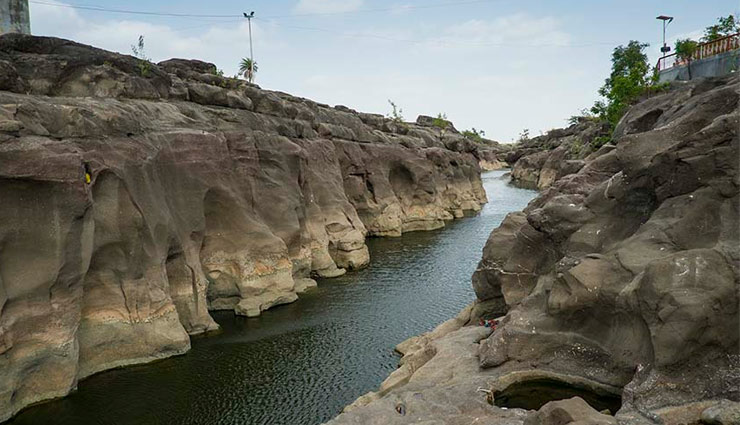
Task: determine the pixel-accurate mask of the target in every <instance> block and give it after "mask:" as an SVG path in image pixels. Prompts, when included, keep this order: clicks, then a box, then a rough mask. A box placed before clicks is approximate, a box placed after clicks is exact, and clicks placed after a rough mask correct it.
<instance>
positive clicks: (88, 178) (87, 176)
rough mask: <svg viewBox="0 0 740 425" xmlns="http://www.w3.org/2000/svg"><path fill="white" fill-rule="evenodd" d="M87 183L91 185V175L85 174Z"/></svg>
mask: <svg viewBox="0 0 740 425" xmlns="http://www.w3.org/2000/svg"><path fill="white" fill-rule="evenodd" d="M85 183H87V184H90V173H85Z"/></svg>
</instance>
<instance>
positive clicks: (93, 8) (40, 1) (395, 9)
mask: <svg viewBox="0 0 740 425" xmlns="http://www.w3.org/2000/svg"><path fill="white" fill-rule="evenodd" d="M493 1H498V0H468V1H459V2H456V3H436V4H428V5H422V6H398V7H388V8H380V9H358V10H349V11H344V12H318V13H298V14H290V15H271V16H266V17H265V18H267V19H282V18H293V17H296V18H298V17H306V16H332V15H347V14H359V13H378V12H399V11H405V10H415V9H432V8H438V7H450V6H460V5H468V4H476V3H491V2H493ZM29 3H34V4H41V5H45V6H52V7H64V8H69V9H80V10H88V11H93V12H107V13H122V14H130V15H147V16H161V17H173V18H219V19H222V18H238V17H241V15H238V14H234V15H207V14H196V13H164V12H148V11H142V10H128V9H110V8H107V7H103V6H95V5H82V4H64V3H52V2H49V1H43V0H29Z"/></svg>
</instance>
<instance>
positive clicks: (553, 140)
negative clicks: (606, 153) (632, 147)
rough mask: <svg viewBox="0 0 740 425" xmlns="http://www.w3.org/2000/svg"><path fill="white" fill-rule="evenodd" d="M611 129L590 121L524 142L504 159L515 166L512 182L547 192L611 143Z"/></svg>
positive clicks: (581, 120) (512, 172) (512, 149)
mask: <svg viewBox="0 0 740 425" xmlns="http://www.w3.org/2000/svg"><path fill="white" fill-rule="evenodd" d="M608 130H609V126H608V125H606V124H604V123H600V122H597V121H593V120H590V119H587V118H582V119H580V120H579V121H578V122H577V123H575V124H573V125H571V126H570V127H568V128H559V129H555V130H551V131H549V132H548V133H547V134H544V135H542V136H537V137H533V138H531V139H526V140H521V141H519V142H517V143H516V144H515V145H514V146H512V147H511V148H510V150H509V151H508V152H506V154H505V159H506V161H507V162H508V163H509V164H512V167H513V169H512V171H511V179H512V181H513V182H514V183H515V184H517V185H521V186H524V187H531V188H534V189H540V190H542V189H546V188H548V187H550V185H552V184H553V183H554V182H555V181H556V180H558V179H559V178H561V177H564V176H566V175H568V174H573V173H577V172H578V170H580V169H581V168H583V166H584V165H585V164H586V162H587V161H589V160H590V159H592V158H593V156H594V155H595V152H596V151H598V148H599V147H601V145H603V144H604V143H605V142H606V141H607V140H608V139H609V131H608Z"/></svg>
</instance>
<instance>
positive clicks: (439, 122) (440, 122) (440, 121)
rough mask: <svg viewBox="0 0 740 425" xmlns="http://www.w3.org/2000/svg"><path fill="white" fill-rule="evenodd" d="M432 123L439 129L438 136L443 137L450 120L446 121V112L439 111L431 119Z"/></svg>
mask: <svg viewBox="0 0 740 425" xmlns="http://www.w3.org/2000/svg"><path fill="white" fill-rule="evenodd" d="M432 125H433V126H435V127H437V128H438V129H439V130H440V137H444V135H445V133H447V127H449V126H450V122H449V121H447V114H445V113H443V112H440V113H438V114H437V117H436V118H434V120H433V121H432Z"/></svg>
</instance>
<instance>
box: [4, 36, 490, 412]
mask: <svg viewBox="0 0 740 425" xmlns="http://www.w3.org/2000/svg"><path fill="white" fill-rule="evenodd" d="M481 159H482V156H481V153H480V150H479V147H478V146H477V145H476V144H475V143H472V142H471V141H469V140H468V139H466V138H464V137H463V136H462V135H460V134H459V133H458V132H457V131H444V132H443V131H441V130H440V129H439V128H436V127H434V126H431V125H428V123H426V121H424V120H420V122H419V124H415V123H403V122H398V121H394V120H390V119H387V118H384V117H383V116H381V115H376V114H365V113H359V112H356V111H354V110H351V109H349V108H346V107H343V106H337V107H329V106H328V105H323V104H319V103H316V102H313V101H310V100H307V99H302V98H298V97H294V96H290V95H287V94H284V93H280V92H274V91H268V90H262V89H260V88H259V87H257V86H254V85H250V84H248V83H246V82H245V81H242V80H235V79H230V78H224V77H222V76H220V75H219V73H218V72H217V69H216V67H215V66H214V65H212V64H208V63H204V62H199V61H190V60H181V59H173V60H169V61H165V62H161V63H159V64H156V65H155V64H152V63H149V62H145V61H141V60H139V59H136V58H133V57H130V56H125V55H119V54H115V53H111V52H107V51H103V50H100V49H95V48H92V47H90V46H85V45H81V44H77V43H74V42H71V41H66V40H60V39H55V38H45V37H31V36H22V35H5V36H2V37H0V200H1V201H2V207H0V354H2V357H1V358H0V420H2V419H7V418H8V417H10V416H11V415H13V414H14V413H15V412H17V411H18V410H20V409H22V408H23V407H25V406H27V405H29V404H33V403H37V402H40V401H43V400H47V399H50V398H55V397H60V396H64V395H65V394H67V393H69V392H70V391H71V390H73V389H74V388H75V386H76V385H77V382H78V380H79V379H82V378H84V377H86V376H89V375H91V374H94V373H96V372H99V371H102V370H106V369H110V368H113V367H118V366H123V365H128V364H133V363H142V362H147V361H151V360H155V359H160V358H164V357H168V356H172V355H176V354H181V353H184V352H186V351H187V350H188V349H189V347H190V340H189V335H193V334H198V333H203V332H206V331H210V330H214V329H216V328H217V325H216V323H215V322H214V321H213V320H212V319H211V317H210V315H209V311H210V310H225V309H226V310H233V311H234V312H235V313H236V314H241V315H247V316H255V315H258V314H260V312H261V311H264V310H265V309H267V308H270V307H272V306H274V305H278V304H283V303H289V302H292V301H295V300H296V298H297V294H298V293H300V292H301V291H303V290H305V289H306V288H307V287H310V286H312V285H315V282H314V281H313V280H312V279H311V278H312V277H316V276H320V277H333V276H338V275H340V274H343V273H345V271H346V270H348V269H355V268H360V267H364V266H365V265H367V264H368V262H369V261H370V259H369V255H368V250H367V247H366V246H365V238H366V237H367V236H400V235H401V234H402V233H404V232H409V231H418V230H429V229H437V228H440V227H443V226H444V225H445V222H447V221H449V220H451V219H453V218H456V217H462V216H463V215H464V213H465V212H466V211H477V210H479V209H480V206H481V204H483V203H484V202H486V195H485V192H484V190H483V188H482V185H481V180H480V168H479V161H480V160H481Z"/></svg>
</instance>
